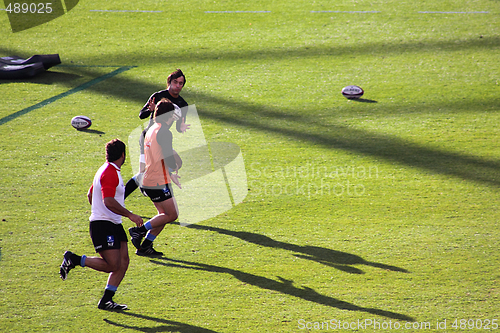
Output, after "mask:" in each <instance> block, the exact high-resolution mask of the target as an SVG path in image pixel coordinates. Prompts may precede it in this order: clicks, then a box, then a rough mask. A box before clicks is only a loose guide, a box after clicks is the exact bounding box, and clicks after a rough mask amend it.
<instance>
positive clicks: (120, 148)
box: [106, 139, 126, 162]
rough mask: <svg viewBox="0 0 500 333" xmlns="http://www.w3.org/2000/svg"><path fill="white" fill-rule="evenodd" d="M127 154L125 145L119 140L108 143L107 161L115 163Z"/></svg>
mask: <svg viewBox="0 0 500 333" xmlns="http://www.w3.org/2000/svg"><path fill="white" fill-rule="evenodd" d="M122 154H126V153H125V144H124V143H123V142H121V141H120V140H118V139H114V140H111V141H109V142H108V143H106V161H108V162H114V161H116V160H118V159H119V158H120V157H122Z"/></svg>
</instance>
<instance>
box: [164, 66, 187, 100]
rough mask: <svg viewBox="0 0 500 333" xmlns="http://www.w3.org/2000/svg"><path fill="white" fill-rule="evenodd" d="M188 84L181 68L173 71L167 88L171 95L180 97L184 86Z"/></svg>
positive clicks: (168, 79)
mask: <svg viewBox="0 0 500 333" xmlns="http://www.w3.org/2000/svg"><path fill="white" fill-rule="evenodd" d="M185 84H186V77H185V76H184V73H182V71H181V70H180V69H177V70H176V71H174V72H172V73H171V74H170V75H169V76H168V78H167V89H168V92H169V93H170V95H171V96H172V97H174V98H177V97H179V94H180V93H181V90H182V88H184V85H185Z"/></svg>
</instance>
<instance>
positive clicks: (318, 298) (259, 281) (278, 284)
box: [151, 257, 415, 321]
mask: <svg viewBox="0 0 500 333" xmlns="http://www.w3.org/2000/svg"><path fill="white" fill-rule="evenodd" d="M160 259H161V260H163V261H165V262H161V261H158V260H151V262H152V263H154V264H158V265H163V266H167V267H174V268H184V269H194V270H199V271H206V272H214V273H223V274H229V275H232V276H233V277H235V278H237V279H238V280H240V281H241V282H243V283H247V284H250V285H253V286H256V287H259V288H262V289H267V290H274V291H277V292H280V293H283V294H286V295H290V296H294V297H297V298H300V299H303V300H306V301H309V302H313V303H317V304H320V305H325V306H330V307H334V308H337V309H340V310H348V311H361V312H366V313H370V314H373V315H377V316H382V317H386V318H391V319H396V320H404V321H415V320H414V319H413V318H412V317H410V316H407V315H404V314H400V313H396V312H392V311H387V310H381V309H376V308H365V307H361V306H357V305H355V304H352V303H349V302H345V301H341V300H339V299H336V298H333V297H330V296H326V295H322V294H320V293H318V292H317V291H315V290H314V289H312V288H309V287H304V286H303V287H295V286H294V285H293V281H291V280H286V279H284V278H282V277H279V276H278V277H277V278H278V280H272V279H269V278H266V277H263V276H258V275H255V274H250V273H245V272H242V271H239V270H235V269H231V268H226V267H220V266H215V265H208V264H202V263H197V262H191V261H185V260H175V259H169V258H165V257H163V258H159V260H160Z"/></svg>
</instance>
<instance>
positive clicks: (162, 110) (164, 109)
mask: <svg viewBox="0 0 500 333" xmlns="http://www.w3.org/2000/svg"><path fill="white" fill-rule="evenodd" d="M171 111H174V104H173V103H172V102H171V101H170V100H169V99H168V98H162V99H161V100H160V101H159V102H158V103H156V107H155V114H154V119H155V121H156V118H157V117H159V116H161V115H163V114H166V113H169V112H171ZM164 118H165V120H166V119H168V118H169V117H168V116H166V117H164Z"/></svg>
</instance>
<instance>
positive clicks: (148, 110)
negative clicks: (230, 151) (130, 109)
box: [125, 69, 189, 198]
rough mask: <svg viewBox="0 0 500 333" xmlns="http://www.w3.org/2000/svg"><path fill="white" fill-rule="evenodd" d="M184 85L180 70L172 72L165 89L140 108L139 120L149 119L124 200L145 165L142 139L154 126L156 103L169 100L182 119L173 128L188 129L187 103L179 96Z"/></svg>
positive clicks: (126, 187) (184, 130) (184, 79)
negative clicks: (178, 109) (137, 162)
mask: <svg viewBox="0 0 500 333" xmlns="http://www.w3.org/2000/svg"><path fill="white" fill-rule="evenodd" d="M185 84H186V77H185V76H184V73H183V72H182V71H181V70H180V69H177V70H175V71H173V72H172V73H170V75H169V76H168V78H167V89H165V90H160V91H157V92H155V93H154V94H152V95H151V96H150V97H149V99H148V101H147V102H146V104H144V106H143V107H142V109H141V111H140V112H139V118H141V119H146V118H148V117H150V120H149V124H148V126H147V127H146V129H145V130H144V131H143V132H142V134H141V137H140V139H139V144H140V146H141V157H140V162H139V163H140V164H141V167H140V168H139V173H138V174H137V175H135V176H134V177H132V178H130V179H129V181H128V182H127V184H126V186H125V198H127V197H128V196H129V195H130V194H131V193H132V192H134V191H135V190H136V189H137V188H138V187H139V185H138V183H139V179H138V177H141V173H142V172H143V166H144V164H145V161H144V160H143V159H144V158H143V157H144V137H145V136H146V133H147V131H148V129H149V128H150V127H151V125H153V124H154V121H153V114H154V109H155V106H156V103H157V102H159V101H161V100H162V99H163V98H166V99H168V100H170V101H171V102H172V103H173V104H175V105H177V106H178V107H179V108H180V109H181V111H182V117H181V118H180V119H179V120H177V122H176V125H175V127H176V129H177V131H178V132H179V133H184V132H186V131H187V130H188V129H189V124H186V115H187V112H188V103H187V102H186V101H185V100H184V98H182V97H181V96H180V93H181V91H182V88H184V85H185Z"/></svg>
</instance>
